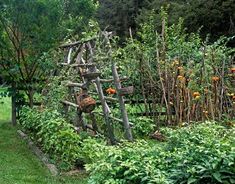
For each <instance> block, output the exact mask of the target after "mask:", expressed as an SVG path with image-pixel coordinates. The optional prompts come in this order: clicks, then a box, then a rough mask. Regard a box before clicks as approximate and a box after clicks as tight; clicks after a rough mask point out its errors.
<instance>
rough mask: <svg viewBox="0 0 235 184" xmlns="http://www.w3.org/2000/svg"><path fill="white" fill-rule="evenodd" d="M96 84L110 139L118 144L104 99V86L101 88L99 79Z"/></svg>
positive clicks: (112, 142)
mask: <svg viewBox="0 0 235 184" xmlns="http://www.w3.org/2000/svg"><path fill="white" fill-rule="evenodd" d="M95 84H96V88H97V91H98V94H99V99H100V101H101V105H102V110H103V116H104V119H105V123H106V126H107V129H108V137H109V139H110V142H111V144H116V140H115V137H114V133H113V127H112V125H111V122H110V119H109V111H108V108H107V104H106V102H105V99H104V93H103V90H102V86H101V83H100V78H99V77H98V78H96V80H95Z"/></svg>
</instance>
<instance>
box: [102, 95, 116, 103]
mask: <svg viewBox="0 0 235 184" xmlns="http://www.w3.org/2000/svg"><path fill="white" fill-rule="evenodd" d="M104 99H105V100H108V101H111V102H118V99H117V98H112V97H107V96H105V97H104Z"/></svg>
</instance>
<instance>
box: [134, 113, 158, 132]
mask: <svg viewBox="0 0 235 184" xmlns="http://www.w3.org/2000/svg"><path fill="white" fill-rule="evenodd" d="M130 121H131V122H133V127H132V130H133V132H134V134H135V135H137V136H148V135H149V134H150V133H153V131H154V129H155V126H156V125H155V124H154V122H153V120H152V119H150V118H146V117H135V118H132V119H130Z"/></svg>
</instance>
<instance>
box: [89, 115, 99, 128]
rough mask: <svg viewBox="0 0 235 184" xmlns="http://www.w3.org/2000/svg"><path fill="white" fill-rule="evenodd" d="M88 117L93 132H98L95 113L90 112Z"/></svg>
mask: <svg viewBox="0 0 235 184" xmlns="http://www.w3.org/2000/svg"><path fill="white" fill-rule="evenodd" d="M90 117H91V122H92V128H93V129H94V131H95V132H99V129H98V125H97V123H96V119H95V114H94V113H90Z"/></svg>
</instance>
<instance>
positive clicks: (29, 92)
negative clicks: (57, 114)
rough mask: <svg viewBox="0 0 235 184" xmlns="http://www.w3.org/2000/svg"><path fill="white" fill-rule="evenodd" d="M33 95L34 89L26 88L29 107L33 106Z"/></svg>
mask: <svg viewBox="0 0 235 184" xmlns="http://www.w3.org/2000/svg"><path fill="white" fill-rule="evenodd" d="M33 96H34V91H33V89H29V90H28V98H29V107H30V108H33V102H34V100H33Z"/></svg>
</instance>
